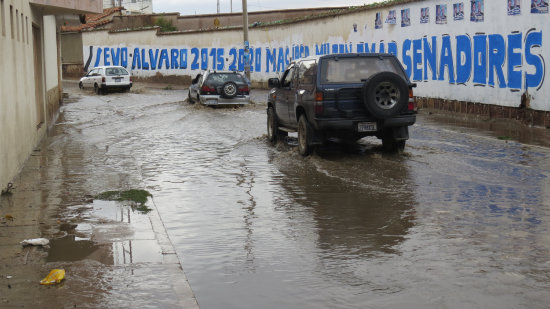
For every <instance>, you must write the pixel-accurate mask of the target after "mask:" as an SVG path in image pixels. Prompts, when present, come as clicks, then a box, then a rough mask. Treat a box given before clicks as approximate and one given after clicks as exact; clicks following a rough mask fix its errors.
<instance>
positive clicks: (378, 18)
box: [374, 12, 382, 29]
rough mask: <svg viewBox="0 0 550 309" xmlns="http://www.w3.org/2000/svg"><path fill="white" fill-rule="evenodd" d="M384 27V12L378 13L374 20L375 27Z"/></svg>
mask: <svg viewBox="0 0 550 309" xmlns="http://www.w3.org/2000/svg"><path fill="white" fill-rule="evenodd" d="M381 28H382V13H380V12H378V13H376V19H375V20H374V29H381Z"/></svg>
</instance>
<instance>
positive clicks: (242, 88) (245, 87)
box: [239, 86, 250, 94]
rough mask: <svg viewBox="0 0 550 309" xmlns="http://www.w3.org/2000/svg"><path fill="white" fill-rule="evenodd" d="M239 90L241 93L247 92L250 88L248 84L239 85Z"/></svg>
mask: <svg viewBox="0 0 550 309" xmlns="http://www.w3.org/2000/svg"><path fill="white" fill-rule="evenodd" d="M239 92H240V93H242V94H249V93H250V89H249V88H248V86H241V87H239Z"/></svg>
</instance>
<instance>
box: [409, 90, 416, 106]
mask: <svg viewBox="0 0 550 309" xmlns="http://www.w3.org/2000/svg"><path fill="white" fill-rule="evenodd" d="M407 109H408V110H409V111H414V110H416V101H415V99H414V94H413V90H412V88H409V105H408V108H407Z"/></svg>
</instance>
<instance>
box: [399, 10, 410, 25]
mask: <svg viewBox="0 0 550 309" xmlns="http://www.w3.org/2000/svg"><path fill="white" fill-rule="evenodd" d="M410 25H411V9H404V10H401V27H408V26H410Z"/></svg>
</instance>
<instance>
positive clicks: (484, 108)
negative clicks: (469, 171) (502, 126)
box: [416, 97, 550, 128]
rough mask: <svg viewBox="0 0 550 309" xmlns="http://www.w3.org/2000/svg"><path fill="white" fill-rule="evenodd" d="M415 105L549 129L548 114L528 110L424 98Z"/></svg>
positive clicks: (549, 119)
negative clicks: (509, 120) (519, 122)
mask: <svg viewBox="0 0 550 309" xmlns="http://www.w3.org/2000/svg"><path fill="white" fill-rule="evenodd" d="M416 103H417V106H418V107H419V108H433V109H439V110H444V111H449V112H455V113H463V114H473V115H477V116H484V117H488V118H506V119H515V120H518V121H521V122H522V123H523V124H526V125H530V126H540V127H545V128H550V112H545V111H536V110H532V109H529V108H520V107H507V106H497V105H489V104H483V103H474V102H464V101H456V100H446V99H438V98H424V97H417V98H416Z"/></svg>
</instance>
